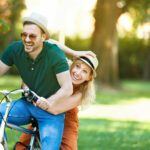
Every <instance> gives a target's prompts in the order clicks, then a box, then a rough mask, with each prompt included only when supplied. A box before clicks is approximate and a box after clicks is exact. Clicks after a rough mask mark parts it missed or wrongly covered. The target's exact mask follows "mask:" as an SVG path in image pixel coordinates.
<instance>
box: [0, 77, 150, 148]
mask: <svg viewBox="0 0 150 150" xmlns="http://www.w3.org/2000/svg"><path fill="white" fill-rule="evenodd" d="M20 82H21V80H20V78H18V77H10V76H9V77H7V76H5V77H3V78H1V79H0V89H10V90H12V89H16V88H19V87H20ZM121 85H122V87H123V88H122V90H110V89H107V90H104V89H103V90H101V89H98V90H97V96H96V101H95V102H94V104H93V105H91V107H89V108H88V109H86V110H83V111H81V112H80V113H79V122H80V125H79V138H78V149H79V150H150V109H149V108H150V94H149V93H150V92H149V91H150V82H143V81H127V80H126V81H122V82H121ZM1 98H2V97H1ZM15 98H17V97H15ZM7 135H8V142H9V147H10V150H12V149H13V145H14V143H15V141H16V140H17V139H18V137H19V135H20V133H19V132H16V131H12V130H11V129H8V130H7Z"/></svg>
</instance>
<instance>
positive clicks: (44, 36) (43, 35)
mask: <svg viewBox="0 0 150 150" xmlns="http://www.w3.org/2000/svg"><path fill="white" fill-rule="evenodd" d="M42 40H43V41H45V40H46V34H45V33H43V34H42Z"/></svg>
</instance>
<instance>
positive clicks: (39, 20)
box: [22, 13, 50, 40]
mask: <svg viewBox="0 0 150 150" xmlns="http://www.w3.org/2000/svg"><path fill="white" fill-rule="evenodd" d="M25 22H32V23H34V24H36V25H38V26H39V27H40V28H41V29H42V30H43V31H44V32H45V33H46V40H48V39H49V38H50V33H49V31H48V29H47V24H48V20H47V18H46V17H45V16H42V15H41V14H38V13H32V14H31V15H30V16H28V17H24V18H23V19H22V23H23V24H24V23H25Z"/></svg>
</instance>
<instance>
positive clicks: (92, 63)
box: [78, 56, 98, 76]
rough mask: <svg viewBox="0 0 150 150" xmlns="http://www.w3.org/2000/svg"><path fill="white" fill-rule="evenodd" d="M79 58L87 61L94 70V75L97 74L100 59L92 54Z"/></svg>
mask: <svg viewBox="0 0 150 150" xmlns="http://www.w3.org/2000/svg"><path fill="white" fill-rule="evenodd" d="M78 59H80V60H82V61H83V62H84V63H86V64H87V65H88V66H89V67H90V68H91V69H92V70H93V72H94V76H96V68H97V66H98V59H97V58H96V57H92V56H86V57H83V56H81V57H79V58H78Z"/></svg>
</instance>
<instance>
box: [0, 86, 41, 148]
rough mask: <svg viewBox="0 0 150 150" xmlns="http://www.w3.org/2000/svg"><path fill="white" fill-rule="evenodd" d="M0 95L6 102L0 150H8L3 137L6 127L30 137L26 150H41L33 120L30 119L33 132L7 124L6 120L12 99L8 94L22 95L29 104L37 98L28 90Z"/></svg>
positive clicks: (0, 131)
mask: <svg viewBox="0 0 150 150" xmlns="http://www.w3.org/2000/svg"><path fill="white" fill-rule="evenodd" d="M0 93H1V94H3V95H4V97H5V99H6V102H7V106H6V111H5V114H4V117H2V122H1V126H0V150H9V148H8V144H7V140H6V137H5V136H4V132H5V128H6V127H8V128H10V129H13V130H17V131H20V132H24V133H26V134H29V135H31V140H30V144H29V146H27V150H41V144H40V139H39V136H38V135H37V132H38V131H37V130H38V129H37V124H36V121H35V119H34V118H32V119H31V122H32V125H33V130H28V129H26V128H24V127H20V126H18V125H15V124H11V123H8V122H7V118H8V114H9V111H10V106H11V102H12V99H11V98H10V97H9V95H10V94H11V95H16V94H18V93H22V94H24V96H25V97H26V100H27V101H29V102H32V101H34V102H36V101H37V100H38V98H39V96H38V95H37V94H36V93H35V92H33V91H31V90H30V89H29V88H24V89H17V90H14V91H7V90H0Z"/></svg>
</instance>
